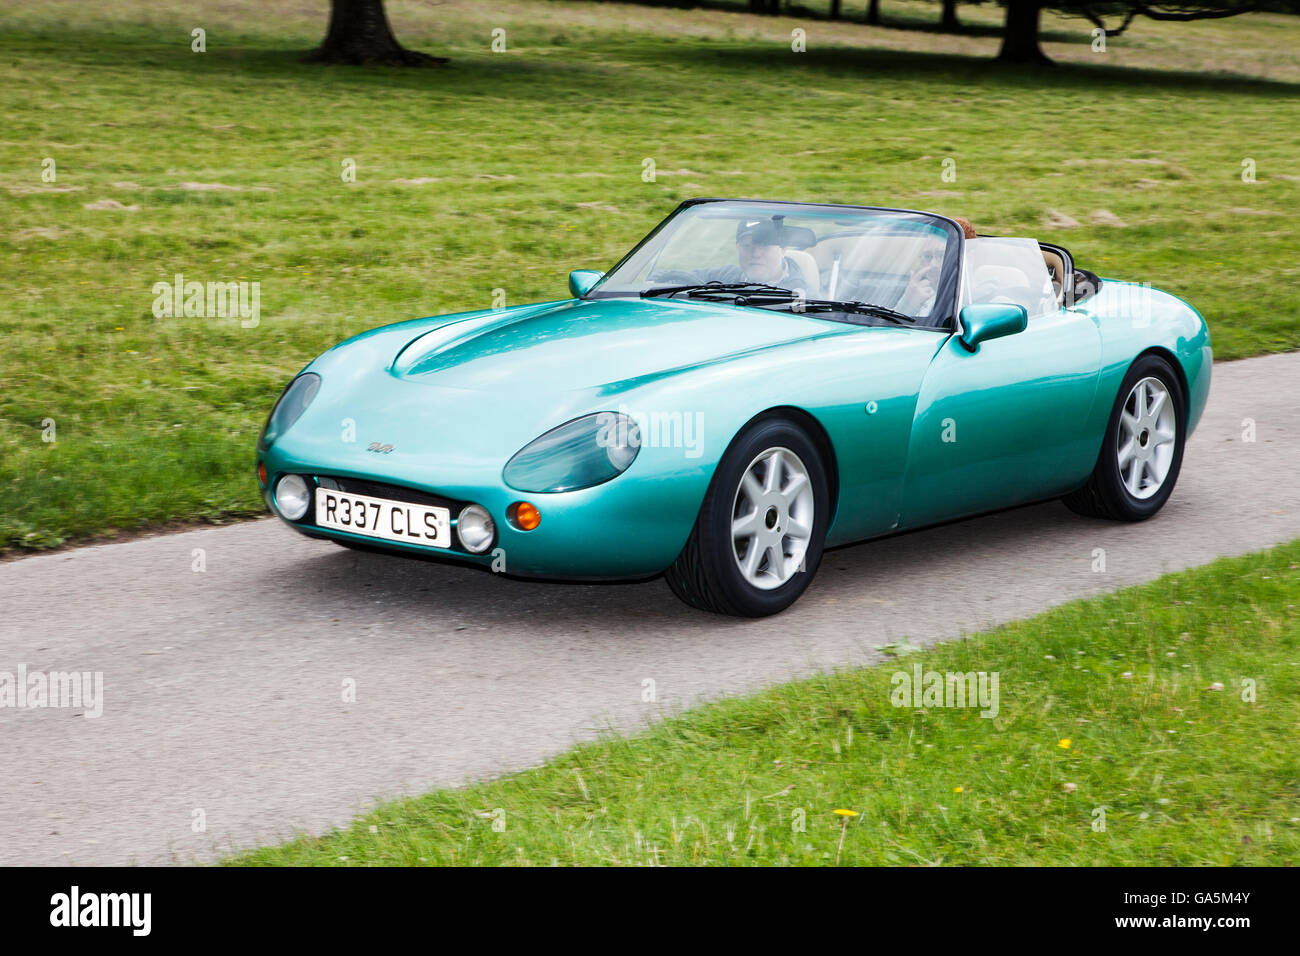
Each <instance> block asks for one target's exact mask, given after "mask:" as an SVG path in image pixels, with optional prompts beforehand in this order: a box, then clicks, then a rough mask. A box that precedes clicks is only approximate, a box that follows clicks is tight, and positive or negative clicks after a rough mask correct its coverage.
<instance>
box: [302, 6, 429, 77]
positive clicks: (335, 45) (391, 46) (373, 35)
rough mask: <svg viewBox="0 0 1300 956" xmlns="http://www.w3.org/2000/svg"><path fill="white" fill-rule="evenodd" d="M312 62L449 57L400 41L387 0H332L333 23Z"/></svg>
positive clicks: (425, 62) (419, 61) (408, 62)
mask: <svg viewBox="0 0 1300 956" xmlns="http://www.w3.org/2000/svg"><path fill="white" fill-rule="evenodd" d="M304 59H305V60H306V62H308V63H346V64H349V65H351V66H437V65H438V64H440V63H446V62H447V60H446V58H445V57H439V56H429V54H427V53H418V52H416V51H415V50H408V49H406V48H405V47H403V46H402V45H401V44H400V43H398V42H397V37H395V36H393V28H392V27H390V26H389V25H388V16H387V15H386V14H385V13H384V0H330V25H329V31H328V32H327V33H326V34H325V40H324V42H323V43H321V45H320V46H319V47H318V48H317V49H315V50H313V51H312V52H311V53H308V54H307V56H306V57H304Z"/></svg>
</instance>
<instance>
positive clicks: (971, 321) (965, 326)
mask: <svg viewBox="0 0 1300 956" xmlns="http://www.w3.org/2000/svg"><path fill="white" fill-rule="evenodd" d="M1028 325H1029V313H1028V311H1026V309H1025V307H1024V306H1023V305H1006V304H1003V303H1000V302H982V303H978V304H975V305H968V306H966V308H964V309H962V310H961V335H959V336H957V340H958V341H959V342H961V344H962V345H963V346H965V348H966V351H968V352H975V351H978V350H979V347H980V343H981V342H987V341H988V340H989V339H1000V338H1002V336H1004V335H1015V334H1016V333H1017V332H1023V331H1024V330H1025V328H1026V327H1027V326H1028Z"/></svg>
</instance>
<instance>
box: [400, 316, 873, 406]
mask: <svg viewBox="0 0 1300 956" xmlns="http://www.w3.org/2000/svg"><path fill="white" fill-rule="evenodd" d="M851 328H852V327H851V326H844V325H838V324H835V323H831V322H828V321H825V320H821V319H814V318H812V317H810V316H806V315H797V314H796V315H792V314H790V313H783V312H771V311H766V310H759V309H752V308H739V307H736V306H731V305H718V304H715V303H706V302H700V301H694V302H680V301H665V300H661V299H660V300H646V299H639V298H638V299H622V298H617V299H615V298H610V299H595V300H585V301H584V300H572V301H567V302H561V303H551V304H548V305H545V306H542V307H539V308H536V309H529V310H523V311H512V312H506V313H502V312H488V313H478V314H473V315H470V316H468V317H466V318H463V319H460V320H457V321H453V322H450V323H446V324H443V325H440V326H438V327H436V328H433V329H429V330H427V331H424V332H421V333H420V334H418V335H415V336H414V337H412V338H410V339H409V340H408V341H406V342H404V343H403V344H402V345H401V347H400V348H399V349H398V350H397V353H396V354H395V355H394V357H393V360H392V365H391V372H392V374H393V375H396V376H397V377H399V378H404V379H409V380H414V381H422V382H427V383H428V384H432V385H441V386H446V387H450V388H463V389H473V390H475V391H480V390H507V391H509V392H511V393H514V394H518V392H519V390H529V391H531V392H533V393H534V394H535V393H536V392H539V391H541V392H551V391H559V390H571V389H578V390H584V389H591V388H608V387H614V386H619V387H628V386H632V385H635V384H637V383H638V382H639V381H642V380H645V379H647V378H648V377H654V376H658V375H663V374H671V373H673V372H677V371H682V370H686V369H690V368H695V367H698V366H700V365H704V364H710V363H714V362H718V361H725V360H727V359H730V358H733V357H736V356H738V355H743V354H748V353H752V352H754V351H756V350H762V349H768V348H772V347H773V346H777V345H786V344H789V343H791V342H797V341H801V340H805V339H811V338H817V337H821V336H826V335H837V334H842V333H843V332H846V331H848V330H849V329H851Z"/></svg>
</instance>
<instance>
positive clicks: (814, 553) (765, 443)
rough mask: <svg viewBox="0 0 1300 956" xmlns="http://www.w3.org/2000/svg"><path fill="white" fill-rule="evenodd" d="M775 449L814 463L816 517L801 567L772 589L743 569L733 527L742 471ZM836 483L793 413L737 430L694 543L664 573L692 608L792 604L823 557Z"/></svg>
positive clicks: (771, 609)
mask: <svg viewBox="0 0 1300 956" xmlns="http://www.w3.org/2000/svg"><path fill="white" fill-rule="evenodd" d="M772 448H781V449H785V450H788V451H790V452H793V453H794V454H795V455H796V456H798V458H799V460H800V462H801V463H802V464H803V466H804V468H805V469H806V471H807V473H808V478H809V484H810V485H811V487H812V495H813V521H812V533H811V536H810V538H809V540H808V542H807V545H806V548H805V550H804V558H803V563H802V565H801V567H800V569H799V570H796V571H795V572H794V573H793V575H792V576H791V577H790V579H789V580H788V581H786V582H785V583H784V584H781V585H780V586H778V587H774V588H771V589H768V590H765V589H762V588H759V587H756V586H755V585H753V584H751V583H750V582H749V581H748V580H746V578H745V576H744V574H743V573H742V571H741V569H740V566H739V564H738V561H737V557H736V553H735V551H734V550H733V548H734V545H733V541H732V535H731V527H732V518H733V510H734V509H735V507H736V496H737V492H738V489H739V488H740V483H741V480H742V478H743V477H744V475H745V473H746V471H747V470H748V469H749V467H750V465H751V463H753V462H754V461H755V460H756V457H757V456H759V455H761V454H762V453H763V452H764V451H766V450H768V449H772ZM828 488H829V486H828V482H827V477H826V464H825V461H824V460H823V456H822V453H821V452H820V451H819V449H818V447H817V444H816V443H815V442H814V441H813V440H812V439H811V438H809V436H808V434H807V432H805V431H804V430H803V429H802V428H801V427H799V426H798V425H796V424H795V423H793V422H791V421H789V420H787V419H785V418H767V419H761V420H759V421H757V422H754V423H753V424H751V425H750V426H749V427H747V428H746V429H745V430H744V431H743V432H742V433H741V434H740V435H738V436H737V437H736V439H735V440H734V441H733V442H732V443H731V447H730V448H728V449H727V452H726V454H725V455H723V457H722V461H721V462H720V463H719V464H718V468H717V470H716V471H715V472H714V474H713V480H712V482H710V484H709V490H708V493H707V494H706V495H705V496H704V503H703V504H702V505H701V506H700V514H699V517H698V518H696V521H695V527H694V528H693V529H692V531H691V536H690V538H689V539H688V540H687V542H686V547H684V548H683V549H682V553H681V554H680V555H678V557H677V560H676V561H674V562H673V563H672V565H671V566H670V567H669V568H668V570H667V571H665V572H664V578H665V579H666V580H667V582H668V586H669V587H670V588H671V589H672V591H673V593H674V594H676V595H677V596H678V597H679V598H681V599H682V600H683V601H684V602H686V603H687V604H689V605H690V606H691V607H695V608H700V609H701V610H705V611H712V612H714V613H716V614H733V615H737V616H740V617H766V616H767V615H769V614H776V613H778V612H780V611H784V610H785V609H786V608H788V607H789V606H790V605H791V604H793V603H794V602H795V601H796V600H798V599H799V596H800V595H801V594H803V592H804V590H805V589H807V587H808V585H809V584H810V583H811V582H812V579H813V576H814V575H815V574H816V573H817V567H818V565H820V564H821V559H822V551H823V549H824V547H825V542H826V528H827V522H828V521H829V518H830V493H829V490H828ZM778 530H779V529H778Z"/></svg>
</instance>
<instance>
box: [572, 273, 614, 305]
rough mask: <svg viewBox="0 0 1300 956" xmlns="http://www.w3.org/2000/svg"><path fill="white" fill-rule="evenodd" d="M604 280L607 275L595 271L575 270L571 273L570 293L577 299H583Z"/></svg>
mask: <svg viewBox="0 0 1300 956" xmlns="http://www.w3.org/2000/svg"><path fill="white" fill-rule="evenodd" d="M603 278H605V273H603V272H597V271H596V270H594V269H575V270H574V271H572V272H570V273H569V291H570V292H572V293H573V296H574V298H575V299H581V298H582V297H583V296H584V295H586V294H587V293H588V292H590V291H591V290H592V287H593V286H595V284H596V283H597V282H599V281H600V280H601V279H603Z"/></svg>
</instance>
